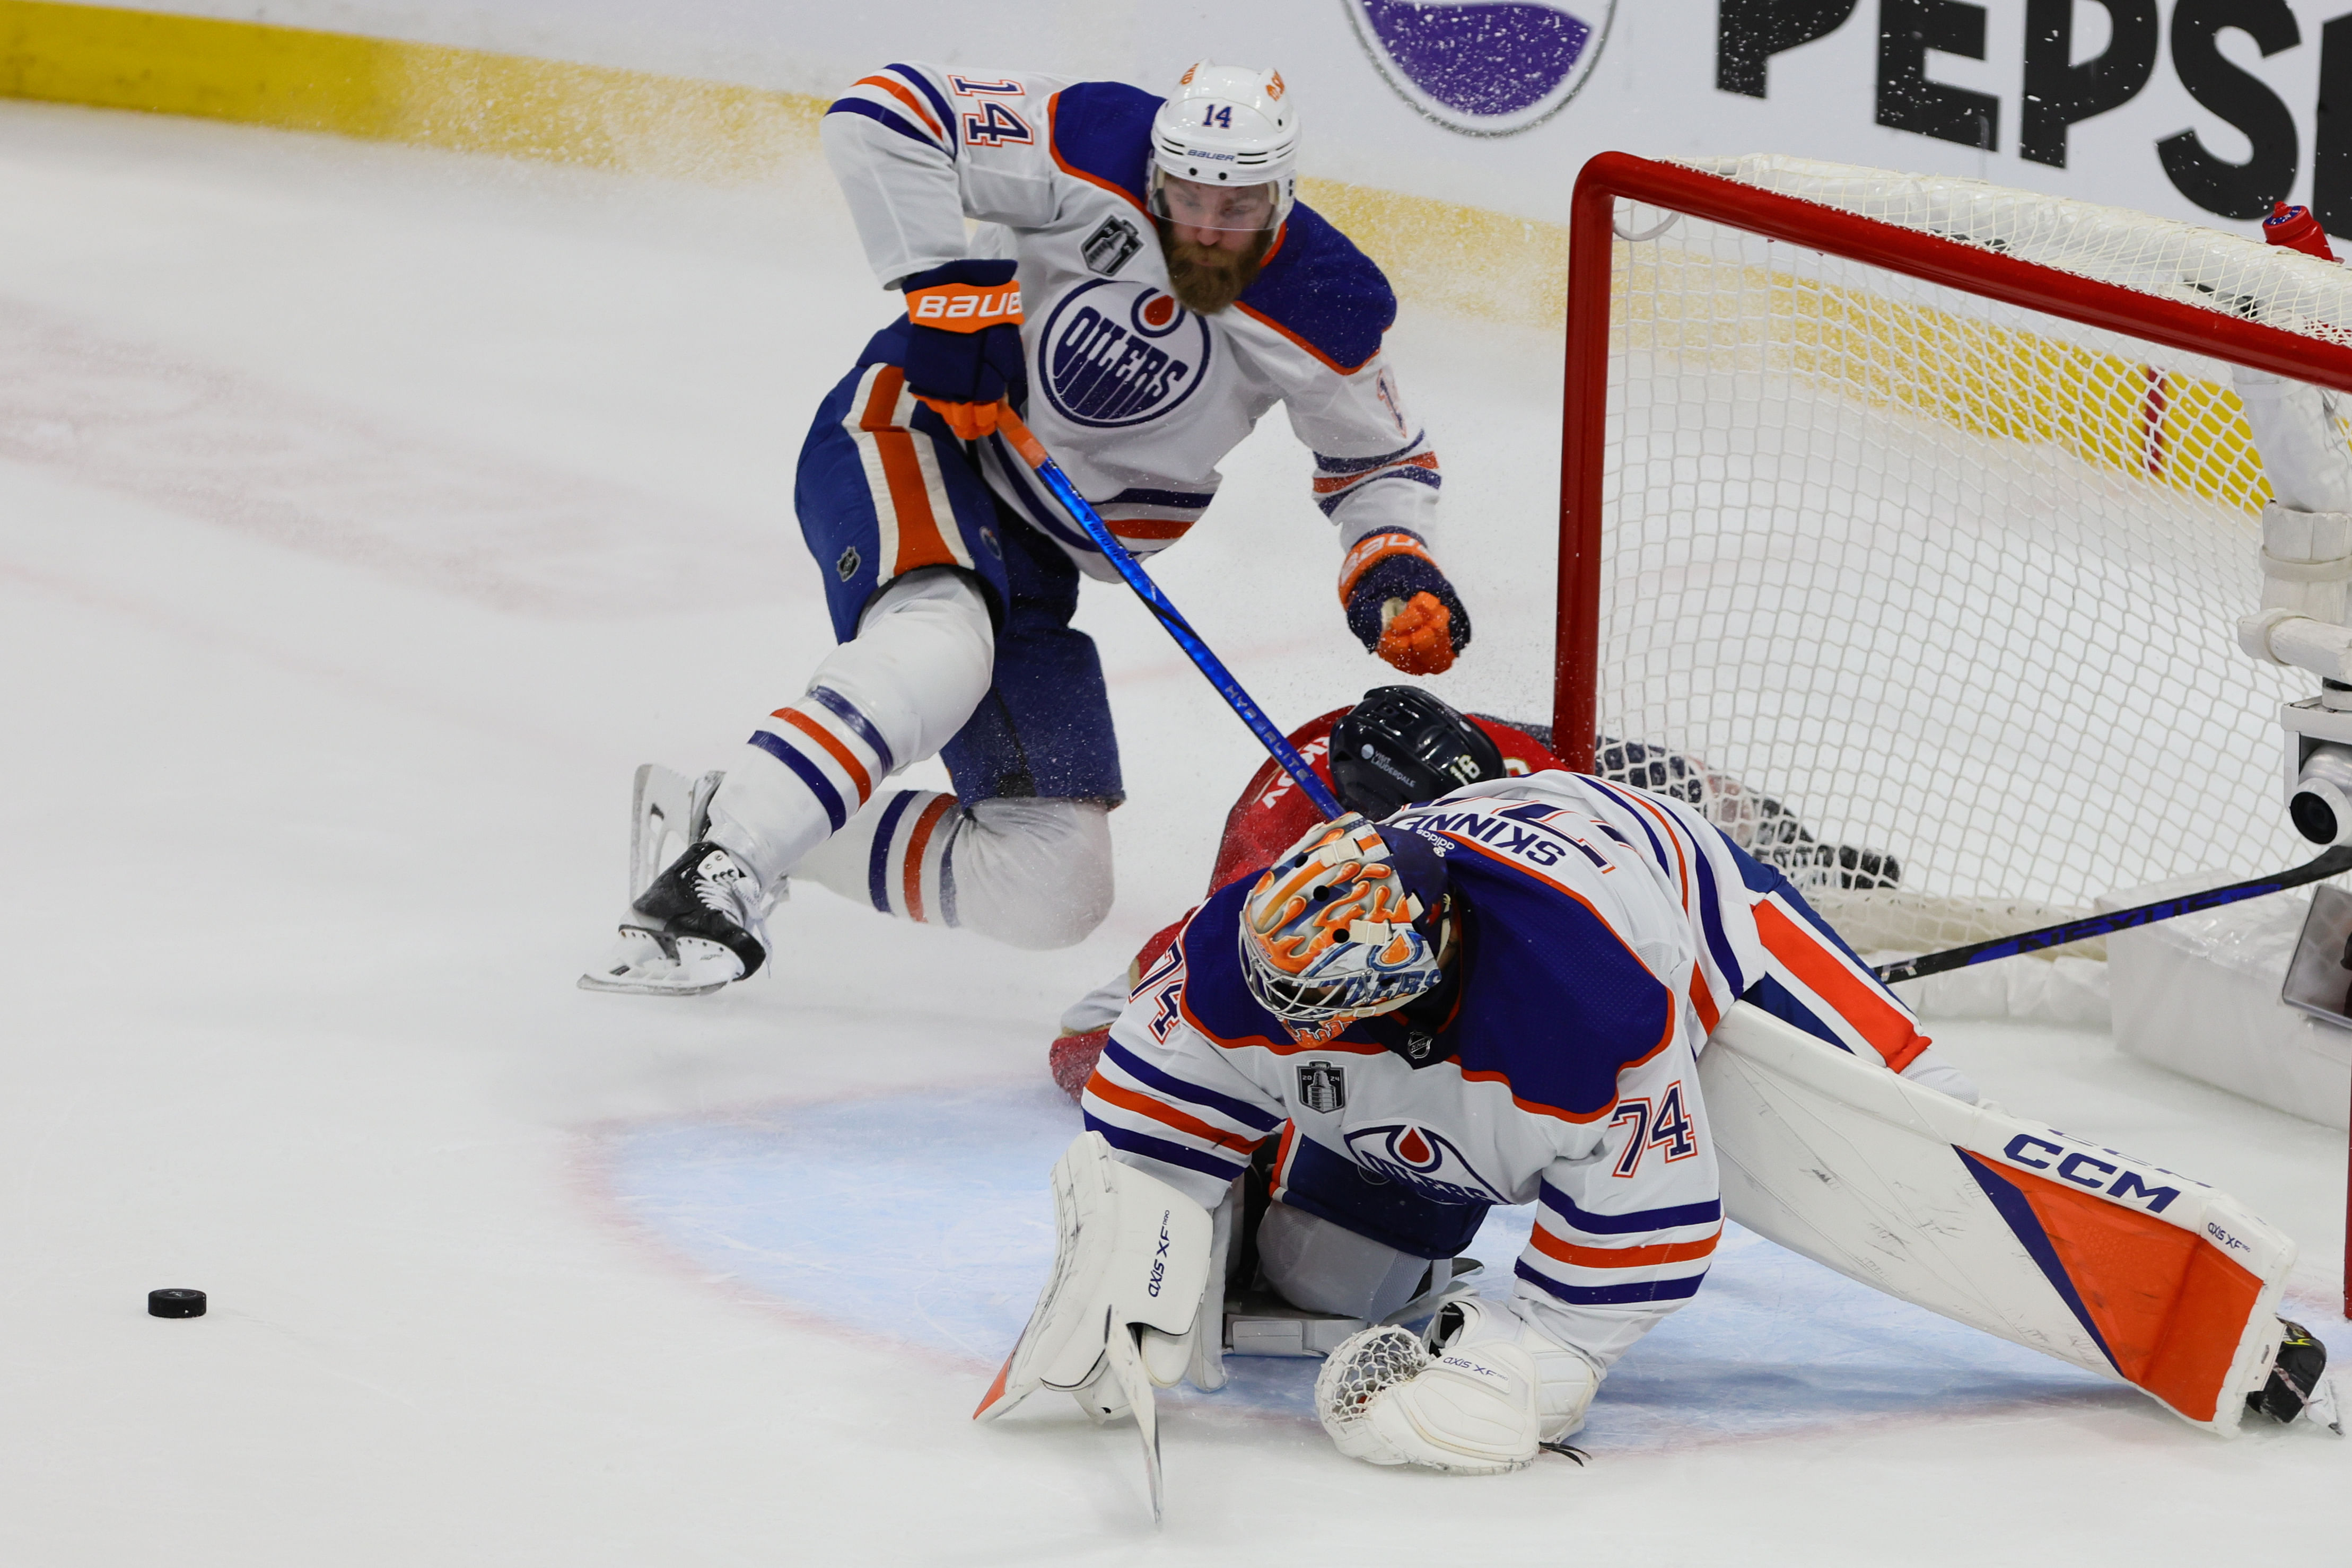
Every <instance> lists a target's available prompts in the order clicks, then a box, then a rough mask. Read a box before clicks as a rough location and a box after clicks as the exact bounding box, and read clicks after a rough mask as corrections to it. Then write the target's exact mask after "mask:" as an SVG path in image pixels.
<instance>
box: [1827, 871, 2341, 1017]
mask: <svg viewBox="0 0 2352 1568" xmlns="http://www.w3.org/2000/svg"><path fill="white" fill-rule="evenodd" d="M2347 871H2352V844H2339V845H2338V846H2336V848H2335V849H2332V850H2329V851H2328V852H2326V853H2325V854H2323V855H2320V856H2318V857H2317V858H2315V859H2313V860H2309V861H2305V862H2304V863H2303V864H2301V865H2299V866H2294V867H2291V868H2290V869H2288V870H2286V871H2282V872H2273V873H2271V874H2270V875H2268V876H2258V877H2254V878H2252V879H2251V880H2249V881H2246V882H2233V883H2230V884H2229V885H2228V886H2227V887H2209V888H2207V889H2206V890H2205V891H2203V892H2202V893H2184V894H2181V895H2180V896H2179V897H2178V898H2164V899H2158V901H2157V902H2156V903H2154V904H2137V905H2135V906H2134V907H2132V908H2130V909H2116V910H2110V911H2108V912H2107V913H2106V914H2105V915H2085V916H2084V918H2082V919H2080V920H2069V921H2066V922H2064V923H2063V924H2062V925H2044V926H2041V927H2039V928H2038V929H2035V930H2032V931H2020V932H2018V933H2017V934H2016V935H2015V936H1996V937H1993V938H1992V939H1991V940H1990V941H1986V942H1971V943H1969V945H1968V946H1965V947H1951V948H1947V949H1946V950H1945V951H1943V952H1941V953H1923V954H1921V955H1920V956H1918V957H1916V958H1905V959H1902V960H1901V961H1899V962H1897V963H1893V964H1881V965H1880V966H1878V967H1877V968H1876V969H1875V970H1874V971H1873V973H1874V974H1875V975H1877V977H1879V978H1880V979H1881V980H1884V981H1885V982H1886V983H1887V984H1889V985H1893V984H1894V983H1895V981H1897V980H1916V979H1917V978H1918V977H1920V976H1922V975H1940V974H1943V973H1944V972H1946V971H1947V970H1950V969H1965V968H1967V967H1969V966H1970V965H1971V964H1990V963H1991V962H1992V961H1993V960H1994V959H1996V958H2014V957H2016V956H2018V955H2020V954H2021V953H2038V952H2040V951H2041V950H2042V948H2044V947H2063V946H2065V945H2066V944H2067V943H2069V942H2081V941H2084V940H2087V939H2088V938H2090V937H2093V936H2107V935H2108V934H2110V933H2111V932H2116V931H2128V930H2130V929H2131V928H2132V927H2133V926H2135V925H2155V924H2156V923H2157V922H2158V921H2159V920H2171V919H2174V918H2176V917H2177V916H2179V915H2194V914H2195V913H2197V911H2199V910H2200V909H2219V908H2221V906H2222V905H2223V904H2237V903H2240V902H2242V901H2243V900H2245V899H2249V898H2260V897H2262V896H2263V894H2271V893H2284V892H2285V891H2286V890H2287V889H2288V888H2291V887H2302V886H2304V885H2305V883H2314V882H2324V881H2326V879H2327V878H2329V877H2331V876H2336V875H2340V874H2341V873H2345V872H2347Z"/></svg>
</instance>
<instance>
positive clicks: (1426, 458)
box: [1315, 452, 1437, 496]
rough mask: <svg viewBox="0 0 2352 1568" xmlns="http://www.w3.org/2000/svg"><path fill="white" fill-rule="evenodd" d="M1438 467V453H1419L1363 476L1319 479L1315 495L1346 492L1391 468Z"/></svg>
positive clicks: (1387, 464)
mask: <svg viewBox="0 0 2352 1568" xmlns="http://www.w3.org/2000/svg"><path fill="white" fill-rule="evenodd" d="M1436 467H1437V454H1436V453H1434V452H1423V453H1418V454H1416V455H1413V456H1411V457H1400V458H1398V459H1397V460H1396V461H1395V462H1394V463H1383V464H1381V465H1380V466H1379V467H1377V468H1371V469H1367V470H1366V471H1365V472H1363V473H1361V474H1335V475H1333V476H1331V477H1329V478H1328V479H1318V480H1316V481H1315V493H1316V494H1317V495H1318V496H1328V495H1330V494H1331V493H1332V492H1333V491H1335V490H1344V489H1346V488H1347V487H1348V486H1350V485H1360V484H1362V483H1363V482H1364V481H1365V480H1367V479H1370V478H1371V477H1373V476H1376V475H1381V474H1385V473H1387V472H1388V471H1389V470H1390V469H1391V468H1427V469H1429V470H1431V471H1432V472H1434V471H1435V470H1436Z"/></svg>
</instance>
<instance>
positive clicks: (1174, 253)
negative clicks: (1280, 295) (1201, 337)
mask: <svg viewBox="0 0 2352 1568" xmlns="http://www.w3.org/2000/svg"><path fill="white" fill-rule="evenodd" d="M1273 245H1274V233H1273V231H1272V230H1270V229H1269V230H1266V231H1265V232H1264V233H1261V234H1259V235H1257V236H1256V237H1255V238H1253V239H1252V240H1251V241H1250V243H1249V248H1248V249H1246V250H1220V249H1218V248H1216V247H1215V246H1205V245H1196V244H1194V243H1193V242H1192V241H1191V240H1182V239H1178V238H1177V237H1176V236H1175V235H1173V234H1172V233H1171V232H1170V230H1169V225H1167V224H1165V223H1162V224H1160V254H1161V255H1162V256H1166V257H1167V258H1168V287H1169V289H1170V290H1171V292H1172V293H1174V294H1175V296H1176V303H1178V304H1179V305H1181V306H1182V307H1184V308H1185V309H1187V310H1190V311H1192V312H1194V313H1195V314H1197V315H1202V316H1214V315H1215V314H1216V313H1217V312H1218V311H1220V310H1223V308H1225V307H1226V306H1228V305H1231V304H1232V303H1233V302H1234V300H1236V299H1238V298H1241V294H1242V290H1244V288H1247V287H1249V286H1250V285H1251V284H1253V283H1255V282H1256V281H1257V272H1258V268H1259V267H1263V266H1265V253H1266V251H1267V250H1268V249H1270V248H1271V247H1272V246H1273Z"/></svg>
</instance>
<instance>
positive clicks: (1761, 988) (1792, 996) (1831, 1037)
mask: <svg viewBox="0 0 2352 1568" xmlns="http://www.w3.org/2000/svg"><path fill="white" fill-rule="evenodd" d="M1739 999H1740V1000H1741V1001H1744V1002H1752V1003H1754V1004H1755V1005H1756V1006H1758V1007H1759V1008H1762V1009H1764V1010H1765V1011H1766V1012H1768V1013H1770V1014H1771V1015H1772V1016H1773V1017H1774V1018H1776V1019H1780V1021H1781V1022H1782V1023H1785V1024H1794V1025H1795V1026H1796V1027H1797V1028H1799V1029H1801V1030H1804V1031H1805V1032H1806V1033H1807V1034H1809V1035H1811V1036H1812V1037H1813V1038H1814V1039H1815V1040H1822V1041H1825V1042H1827V1043H1828V1044H1831V1045H1833V1046H1836V1047H1837V1048H1838V1049H1839V1050H1840V1051H1844V1052H1845V1053H1846V1054H1847V1055H1848V1056H1851V1055H1853V1047H1852V1046H1850V1045H1848V1044H1846V1042H1845V1041H1843V1040H1840V1039H1839V1038H1838V1037H1837V1031H1836V1030H1832V1028H1830V1026H1829V1025H1828V1024H1826V1023H1824V1022H1822V1016H1821V1015H1820V1014H1819V1013H1817V1012H1815V1011H1813V1009H1811V1008H1809V1007H1807V1006H1806V1005H1805V1004H1804V1003H1802V1002H1801V1001H1799V1000H1798V999H1797V993H1796V992H1794V991H1792V990H1790V989H1789V988H1788V987H1786V986H1784V985H1782V984H1781V983H1780V977H1779V976H1777V975H1760V976H1759V977H1757V980H1756V983H1755V984H1754V985H1752V986H1750V987H1748V989H1747V990H1745V991H1743V992H1741V993H1740V998H1739Z"/></svg>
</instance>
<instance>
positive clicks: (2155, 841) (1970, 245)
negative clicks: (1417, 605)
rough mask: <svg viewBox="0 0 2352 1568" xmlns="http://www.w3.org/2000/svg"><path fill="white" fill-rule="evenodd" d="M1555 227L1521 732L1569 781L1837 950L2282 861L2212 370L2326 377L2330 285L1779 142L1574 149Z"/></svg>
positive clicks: (2239, 242) (2018, 197) (2246, 455)
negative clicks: (1656, 818) (1812, 908)
mask: <svg viewBox="0 0 2352 1568" xmlns="http://www.w3.org/2000/svg"><path fill="white" fill-rule="evenodd" d="M1576 223H1577V227H1576V232H1575V238H1574V255H1573V259H1572V262H1571V278H1570V334H1569V384H1568V407H1567V429H1566V441H1565V443H1564V464H1565V471H1564V474H1563V486H1562V512H1563V516H1562V526H1563V534H1562V549H1561V562H1562V566H1561V599H1560V624H1559V646H1558V659H1559V671H1558V687H1557V693H1556V695H1557V705H1558V706H1557V713H1556V728H1557V730H1558V733H1559V736H1560V737H1562V739H1563V740H1569V741H1570V744H1571V747H1572V745H1573V741H1572V739H1571V737H1580V736H1593V737H1598V739H1597V745H1596V751H1595V754H1594V757H1593V759H1592V761H1593V764H1594V765H1595V766H1596V767H1597V770H1599V771H1601V772H1602V773H1603V774H1612V775H1614V776H1616V777H1619V778H1622V779H1628V780H1630V781H1632V782H1634V783H1637V784H1643V785H1646V786H1650V787H1653V788H1660V789H1667V790H1669V791H1671V792H1674V793H1677V794H1680V795H1683V796H1684V797H1685V798H1686V799H1690V800H1694V801H1696V802H1698V803H1701V804H1702V805H1704V806H1705V808H1706V810H1708V812H1709V814H1710V815H1711V816H1713V817H1714V818H1715V819H1716V820H1717V821H1718V822H1719V823H1721V824H1722V825H1723V826H1725V827H1726V828H1727V829H1728V830H1729V831H1731V832H1732V834H1733V836H1734V837H1736V838H1738V839H1739V840H1741V841H1743V842H1745V843H1748V845H1749V847H1751V848H1752V849H1755V850H1757V852H1759V854H1762V855H1763V856H1764V858H1767V859H1771V860H1774V861H1776V862H1778V863H1780V864H1781V865H1782V866H1784V867H1785V868H1786V869H1788V870H1789V871H1790V874H1791V875H1792V876H1793V877H1795V878H1796V879H1797V880H1798V881H1799V883H1801V885H1802V886H1804V887H1805V890H1806V892H1807V894H1808V896H1809V897H1810V898H1811V899H1812V900H1813V901H1814V902H1815V904H1817V906H1819V907H1821V908H1822V910H1823V912H1824V913H1825V914H1826V915H1828V916H1829V918H1830V919H1831V920H1832V922H1833V923H1834V924H1836V925H1838V927H1839V928H1840V930H1841V931H1842V932H1843V934H1844V935H1845V936H1847V938H1848V939H1849V941H1851V942H1853V945H1854V946H1857V947H1858V948H1860V949H1862V950H1864V951H1865V952H1885V951H1895V950H1902V951H1911V952H1917V951H1927V950H1933V949H1936V948H1939V947H1945V946H1955V945H1958V944H1959V943H1963V942H1968V941H1972V940H1976V939H1978V938H1980V937H1984V936H1997V935H2002V934H2006V933H2008V932H2011V931H2016V930H2021V929H2024V928H2027V927H2030V926H2032V925H2041V924H2044V923H2047V922H2050V921H2054V920H2058V919H2063V918H2066V917H2067V916H2068V915H2070V914H2072V913H2075V912H2085V911H2087V910H2088V909H2089V908H2090V907H2091V905H2092V904H2093V902H2094V901H2095V899H2097V898H2099V897H2100V896H2102V895H2108V894H2116V893H2118V892H2121V891H2125V890H2129V889H2134V888H2137V887H2143V886H2146V885H2147V884H2150V883H2158V882H2163V881H2168V880H2170V879H2175V878H2180V877H2184V876H2188V875H2189V874H2192V873H2239V874H2245V875H2251V874H2255V873H2262V872H2265V871H2270V870H2275V869H2278V868H2280V867H2283V866H2286V865H2290V864H2293V863H2295V862H2299V861H2301V860H2303V859H2305V858H2307V857H2308V856H2309V855H2310V854H2311V853H2312V852H2313V851H2312V849H2311V847H2310V846H2307V845H2305V844H2304V843H2303V841H2301V840H2300V839H2298V838H2297V837H2296V836H2295V835H2294V831H2293V830H2292V828H2291V827H2290V826H2289V824H2288V822H2287V820H2286V814H2285V810H2284V804H2283V802H2282V800H2281V799H2280V790H2279V775H2280V770H2281V767H2282V762H2281V757H2282V754H2283V749H2284V745H2283V741H2282V740H2281V738H2280V731H2279V729H2278V726H2277V722H2276V717H2275V715H2276V711H2277V707H2278V705H2279V704H2280V703H2281V702H2282V701H2284V700H2292V699H2294V698H2298V697H2301V696H2305V695H2309V692H2310V689H2311V688H2313V687H2314V685H2315V683H2314V682H2313V681H2312V678H2311V677H2309V676H2308V675H2305V674H2300V673H2299V672H2296V671H2293V670H2289V669H2285V668H2282V667H2279V666H2274V665H2265V664H2257V663H2256V662H2255V661H2254V660H2252V658H2250V657H2248V656H2247V655H2246V654H2245V653H2242V652H2241V651H2240V650H2239V649H2238V647H2237V646H2236V643H2235V642H2234V640H2233V635H2232V632H2233V627H2234V624H2235V622H2236V620H2237V618H2238V617H2239V616H2240V615H2242V614H2245V613H2248V612H2251V611H2252V610H2253V609H2254V608H2255V607H2256V605H2257V603H2258V602H2259V599H2260V594H2261V578H2260V568H2259V559H2258V549H2259V540H2260V530H2259V514H2260V510H2261V507H2262V504H2263V500H2264V499H2265V498H2266V497H2267V494H2268V492H2267V490H2266V488H2265V486H2264V483H2263V474H2262V466H2261V462H2260V459H2259V456H2258V455H2256V453H2255V452H2254V450H2253V447H2252V440H2251V436H2250V434H2249V432H2248V430H2247V428H2246V424H2245V421H2244V418H2243V416H2242V412H2241V408H2240V403H2239V401H2238V398H2237V395H2236V394H2235V392H2233V391H2232V390H2231V378H2232V375H2233V368H2232V367H2233V365H2254V366H2257V367H2266V368H2267V369H2268V370H2269V371H2273V372H2281V373H2285V374H2289V375H2291V376H2293V377H2294V379H2298V380H2304V381H2309V382H2319V383H2322V384H2326V385H2333V386H2336V387H2339V388H2342V387H2347V386H2352V349H2347V344H2352V274H2347V270H2346V269H2345V268H2342V267H2336V266H2334V265H2332V264H2329V263H2327V262H2325V261H2322V260H2319V259H2316V258H2314V257H2309V256H2302V255H2299V254H2295V253H2293V252H2289V251H2284V250H2281V249H2277V248H2273V247H2269V246H2264V245H2263V244H2262V243H2261V241H2260V239H2259V238H2238V237H2236V236H2232V235H2226V234H2221V233H2219V232H2216V231H2212V230H2207V229H2200V228H2196V227H2192V226H2190V225H2183V224H2175V223H2169V222H2165V221H2162V220H2158V219H2155V218H2150V217H2147V216H2144V215H2142V214H2135V213H2128V212H2123V211H2119V210H2116V209H2113V208H2106V207H2099V206H2095V205H2091V204H2084V203H2080V202H2072V201H2066V200H2062V199H2058V198H2054V197H2049V196H2042V195H2038V194H2033V193H2024V192H2018V191H2008V190H2002V189H2000V188H1997V187H1994V186H1990V185H1987V184H1985V183H1980V182H1977V181H1969V180H1958V179H1943V178H1937V177H1924V176H1916V175H1904V174H1895V173H1888V172H1882V171H1877V170H1870V169H1859V168H1850V167H1845V166H1843V165H1835V164H1823V163H1817V162H1801V161H1798V160H1793V159H1787V158H1778V157H1750V158H1741V159H1736V160H1722V161H1716V162H1704V163H1696V164H1661V163H1654V162H1647V161H1644V160H1640V159H1634V158H1630V157H1626V156H1624V155H1622V154H1605V155H1603V156H1602V157H1601V158H1600V159H1596V160H1594V162H1593V163H1592V164H1591V165H1590V166H1589V167H1588V169H1587V171H1586V172H1585V175H1584V177H1583V179H1582V180H1581V181H1580V183H1579V190H1578V197H1577V218H1576ZM2020 264H2022V265H2020ZM1575 760H1579V761H1581V760H1582V759H1581V758H1578V759H1575Z"/></svg>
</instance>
